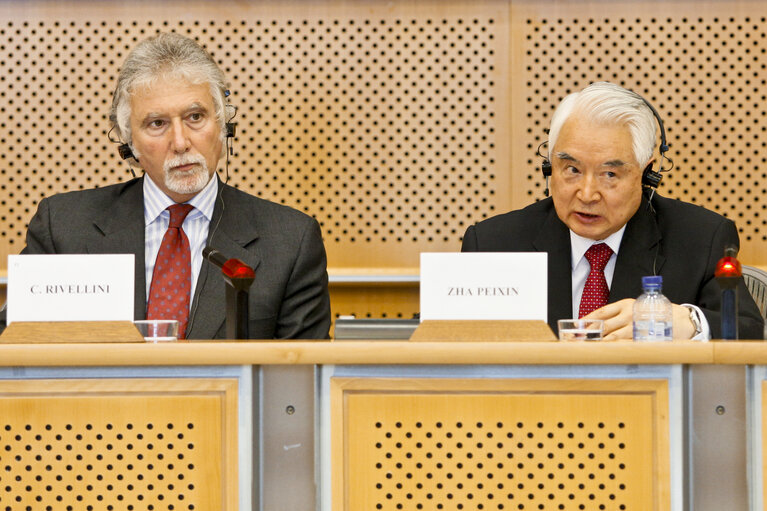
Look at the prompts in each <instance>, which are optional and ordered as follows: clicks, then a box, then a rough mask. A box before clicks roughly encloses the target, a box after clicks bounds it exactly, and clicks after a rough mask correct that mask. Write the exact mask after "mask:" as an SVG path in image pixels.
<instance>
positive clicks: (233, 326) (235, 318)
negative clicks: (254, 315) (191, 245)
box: [202, 247, 256, 339]
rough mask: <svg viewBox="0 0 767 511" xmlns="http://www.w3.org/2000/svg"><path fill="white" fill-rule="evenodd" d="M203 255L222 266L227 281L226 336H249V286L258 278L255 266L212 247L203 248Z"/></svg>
mask: <svg viewBox="0 0 767 511" xmlns="http://www.w3.org/2000/svg"><path fill="white" fill-rule="evenodd" d="M202 256H203V258H204V259H207V260H208V262H210V263H211V264H213V265H215V266H218V267H219V268H221V274H222V275H223V277H224V282H225V283H226V337H227V339H247V338H248V288H250V285H251V284H252V283H253V280H254V279H255V278H256V273H255V272H254V271H253V268H251V267H250V266H248V265H247V264H245V263H243V262H242V261H240V260H239V259H228V258H227V257H225V256H224V254H222V253H221V252H219V251H218V250H216V249H215V248H212V247H205V248H203V249H202Z"/></svg>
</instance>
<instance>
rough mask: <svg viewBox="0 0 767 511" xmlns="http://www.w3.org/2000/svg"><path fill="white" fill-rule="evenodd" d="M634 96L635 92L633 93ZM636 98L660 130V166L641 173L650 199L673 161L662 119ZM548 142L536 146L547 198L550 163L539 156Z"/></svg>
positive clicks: (648, 105)
mask: <svg viewBox="0 0 767 511" xmlns="http://www.w3.org/2000/svg"><path fill="white" fill-rule="evenodd" d="M634 94H636V92H634ZM636 96H637V97H638V98H639V99H641V100H642V101H643V102H644V104H645V105H647V108H649V109H650V112H652V115H653V117H655V121H656V122H657V123H658V127H659V128H660V147H659V148H658V152H659V153H660V166H659V167H658V170H657V171H656V170H653V168H652V162H650V163H648V164H647V167H645V169H644V170H643V171H642V186H643V187H644V188H648V189H649V190H650V192H651V193H650V198H652V194H654V193H655V190H656V189H657V188H658V185H660V182H661V179H663V176H662V175H661V172H668V171H670V170H671V169H673V168H674V161H673V160H672V159H671V158H669V157H668V156H666V151H668V150H669V145H668V144H667V143H666V128H665V127H664V126H663V119H661V117H660V115H659V114H658V111H657V110H655V107H653V106H652V105H651V104H650V102H649V101H647V100H646V99H645V98H643V97H642V96H640V95H639V94H636ZM548 132H549V130H546V134H548ZM547 144H548V141H543V142H541V144H540V145H539V146H538V150H537V151H536V153H537V154H538V156H540V157H541V158H543V161H542V162H541V174H543V177H544V178H545V179H546V189H545V190H544V191H543V194H544V195H545V196H546V197H548V196H549V177H551V161H550V160H549V159H548V157H546V156H545V155H543V154H541V148H542V147H543V146H544V145H547ZM663 160H666V161H668V162H669V163H670V166H669V167H668V168H664V166H663Z"/></svg>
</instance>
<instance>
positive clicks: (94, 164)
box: [0, 0, 767, 317]
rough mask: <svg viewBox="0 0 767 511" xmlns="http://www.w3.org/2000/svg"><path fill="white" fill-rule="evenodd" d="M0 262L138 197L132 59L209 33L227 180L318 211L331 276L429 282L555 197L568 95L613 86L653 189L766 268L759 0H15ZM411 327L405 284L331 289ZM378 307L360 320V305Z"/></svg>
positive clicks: (8, 5)
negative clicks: (124, 196)
mask: <svg viewBox="0 0 767 511" xmlns="http://www.w3.org/2000/svg"><path fill="white" fill-rule="evenodd" d="M2 11H3V16H2V21H0V37H1V38H2V40H3V43H2V44H1V45H0V115H1V116H2V120H1V121H0V195H2V197H0V267H4V266H5V264H6V262H5V255H7V254H9V253H17V252H18V251H19V250H21V248H22V246H23V238H24V232H25V229H26V224H27V222H28V221H29V218H30V217H31V215H32V214H33V212H34V210H35V207H36V204H37V202H38V201H39V200H40V198H41V197H43V196H46V195H50V194H53V193H57V192H62V191H67V190H75V189H80V188H85V187H92V186H101V185H105V184H110V183H114V182H117V181H121V180H125V179H127V178H128V177H129V173H128V170H127V167H126V166H125V165H124V164H123V163H121V162H120V161H119V160H118V158H117V155H116V148H115V146H114V145H113V144H110V143H109V142H108V141H107V138H106V132H107V121H106V115H107V111H108V106H109V102H110V98H111V91H112V88H113V87H114V79H115V76H116V73H117V68H118V67H119V65H120V62H121V61H122V60H123V59H124V57H125V55H126V53H127V52H128V51H129V50H130V48H132V47H133V46H134V45H135V43H136V42H137V41H139V40H141V39H143V38H144V37H146V36H148V35H150V34H153V33H155V32H157V31H159V30H163V31H167V30H176V31H179V32H181V33H184V34H188V35H190V36H193V37H196V38H197V39H198V40H199V41H200V42H201V43H202V44H203V45H205V46H206V47H207V48H208V49H209V50H210V51H211V53H212V54H213V55H214V57H215V58H216V60H217V61H219V62H220V63H221V65H222V67H223V68H224V70H225V72H226V73H227V76H228V78H229V80H230V82H231V90H232V103H234V104H236V105H237V106H238V107H239V115H238V117H237V119H236V120H237V122H238V123H239V125H238V137H237V139H236V141H235V146H234V147H235V154H234V156H233V157H232V160H231V163H230V169H229V171H230V172H229V173H230V182H231V183H232V184H234V185H235V186H237V187H239V188H241V189H243V190H246V191H248V192H250V193H254V194H257V195H260V196H262V197H264V198H267V199H271V200H274V201H277V202H282V203H285V204H288V205H291V206H294V207H297V208H298V209H301V210H303V211H306V212H307V213H309V214H311V215H313V216H315V217H316V218H317V219H318V220H319V221H320V223H321V225H322V229H323V234H324V239H325V243H326V246H327V250H328V256H329V264H330V266H331V267H332V268H356V269H360V270H362V271H366V270H369V271H371V272H373V271H377V269H378V268H382V267H384V268H385V267H391V268H400V267H417V265H418V254H419V253H420V252H422V251H456V250H458V249H459V247H460V238H461V235H462V234H463V232H464V230H465V228H466V227H467V226H468V225H470V224H472V223H474V222H476V221H478V220H481V219H482V218H485V217H487V216H489V215H494V214H497V213H501V212H504V211H507V210H509V209H512V208H519V207H522V206H524V205H526V204H528V203H530V202H532V201H534V200H537V199H540V198H542V187H543V180H542V178H541V177H540V174H539V171H538V166H539V160H538V158H537V157H536V156H535V149H536V147H537V146H538V144H539V143H540V142H541V141H542V140H543V137H544V128H545V127H546V126H547V125H548V120H549V117H550V115H551V112H552V111H553V108H554V106H555V105H556V104H557V102H558V101H559V99H561V98H562V97H563V96H564V95H565V94H566V93H568V92H571V91H573V90H577V89H580V88H582V87H583V86H585V85H586V84H588V83H589V82H591V81H596V80H610V81H614V82H618V83H620V84H622V85H624V86H626V87H628V88H631V89H633V90H636V91H637V92H640V93H641V94H643V95H644V96H645V97H646V98H647V99H648V100H650V101H651V102H652V103H653V104H654V105H655V106H656V107H657V109H658V110H659V112H660V113H661V116H662V117H663V118H664V120H665V123H666V128H667V131H668V135H669V142H670V144H671V150H670V151H669V156H670V157H671V158H673V159H674V161H675V163H676V168H675V169H674V170H673V171H672V172H671V173H670V174H669V175H667V176H666V177H665V178H664V183H663V184H662V186H661V190H660V191H661V193H663V194H665V195H669V196H672V197H679V198H681V199H683V200H687V201H690V202H695V203H698V204H701V205H703V206H705V207H707V208H709V209H712V210H715V211H718V212H720V213H722V214H724V215H725V216H728V217H729V218H732V219H733V220H735V221H736V223H737V224H738V227H739V229H740V231H741V241H742V251H741V259H742V261H743V262H744V263H747V264H751V265H762V266H763V265H767V202H766V201H765V198H764V197H766V196H767V188H766V186H767V185H765V183H767V174H765V170H764V168H765V163H767V149H766V148H767V124H765V121H764V119H765V118H767V116H766V115H765V114H764V112H763V110H764V105H765V104H767V100H765V96H764V94H763V90H762V89H763V88H764V86H763V83H764V82H765V80H767V71H766V70H765V68H764V66H763V63H762V60H763V55H764V53H765V51H767V35H766V33H765V30H764V25H765V19H767V4H765V3H763V2H754V1H748V0H738V1H726V0H721V1H707V2H702V3H701V2H658V1H651V0H644V1H628V2H604V1H600V0H579V1H574V2H563V1H554V0H543V1H531V0H525V1H520V0H513V1H511V0H483V1H480V2H455V1H448V2H445V1H437V0H430V1H424V2H406V1H395V2H383V1H370V2H352V1H346V2H344V1H332V2H314V1H309V0H306V1H299V0H288V1H285V2H237V3H216V4H213V3H210V2H205V1H202V0H199V1H191V2H179V1H177V0H172V1H168V2H148V1H143V2H91V1H72V2H57V1H53V0H30V1H27V2H5V3H4V4H3V7H2ZM333 300H334V303H333V310H334V311H335V312H337V313H342V314H347V313H350V312H356V313H357V314H358V315H359V316H361V317H368V316H372V317H380V316H383V315H384V314H386V315H387V317H399V315H402V316H403V317H409V316H410V315H411V314H412V313H413V312H415V310H417V309H415V310H414V303H415V302H416V301H417V292H416V290H415V288H413V287H411V288H410V289H409V290H408V291H407V292H406V291H405V290H404V289H397V290H388V289H383V288H376V287H374V286H369V287H358V288H356V289H355V291H354V294H352V292H351V290H350V289H345V290H339V291H337V292H336V291H334V297H333ZM363 306H364V307H363Z"/></svg>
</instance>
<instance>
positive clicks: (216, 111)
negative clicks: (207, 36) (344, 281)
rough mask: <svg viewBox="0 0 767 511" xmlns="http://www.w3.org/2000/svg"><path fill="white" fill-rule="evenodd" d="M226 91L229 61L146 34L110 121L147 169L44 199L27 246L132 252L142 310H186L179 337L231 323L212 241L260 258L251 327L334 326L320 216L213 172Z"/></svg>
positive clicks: (303, 331) (309, 329)
mask: <svg viewBox="0 0 767 511" xmlns="http://www.w3.org/2000/svg"><path fill="white" fill-rule="evenodd" d="M227 94H228V91H227V88H226V82H225V78H224V75H223V73H222V71H221V69H220V68H219V66H218V65H217V64H216V62H215V61H214V60H213V59H212V58H211V56H210V55H209V54H208V53H207V52H206V51H205V50H204V49H203V48H202V47H200V46H199V45H198V44H197V43H196V42H195V41H193V40H192V39H189V38H187V37H184V36H181V35H178V34H174V33H165V34H159V35H156V36H154V37H150V38H148V39H146V40H144V41H142V42H141V43H139V44H138V45H137V46H136V47H135V48H134V50H133V51H131V53H130V54H129V55H128V57H127V58H126V60H125V62H124V63H123V66H122V68H121V70H120V75H119V77H118V80H117V87H116V89H115V93H114V96H113V101H112V109H111V112H110V121H111V124H112V128H113V130H114V131H115V132H116V134H117V135H118V136H119V137H120V139H121V140H122V141H124V142H125V145H124V146H122V147H121V153H123V152H128V157H129V158H130V160H131V161H132V164H133V165H136V166H138V167H140V168H142V169H143V170H144V175H143V176H142V177H139V178H136V179H133V180H130V181H127V182H125V183H120V184H116V185H112V186H106V187H103V188H98V189H92V190H83V191H76V192H70V193H65V194H59V195H55V196H52V197H49V198H46V199H43V200H42V201H41V202H40V204H39V206H38V210H37V212H36V213H35V215H34V217H33V218H32V220H31V222H30V224H29V229H28V232H27V240H26V241H27V246H26V247H25V248H24V250H23V251H22V253H24V254H65V253H68V254H78V253H81V254H86V253H90V254H93V253H129V254H135V256H136V258H135V283H136V289H135V297H134V298H135V299H134V311H135V318H136V319H143V318H145V317H150V318H158V319H178V320H179V322H180V327H179V334H180V337H182V338H184V337H186V338H196V339H213V338H221V337H223V336H224V335H225V306H224V304H225V284H224V281H223V278H222V277H221V276H220V275H219V274H218V273H219V270H217V269H216V268H211V265H210V264H208V263H204V262H203V257H202V249H203V248H204V247H205V246H207V245H210V246H211V247H213V248H215V249H217V250H219V251H220V252H221V253H222V254H224V255H225V256H226V257H229V258H237V259H240V260H242V261H243V262H245V263H246V264H247V265H249V266H251V267H252V268H255V273H256V277H255V281H254V283H253V284H252V286H251V287H250V295H249V308H250V310H249V320H250V322H249V325H248V329H249V335H250V337H251V338H256V339H271V338H298V339H312V338H326V337H328V330H329V327H330V300H329V295H328V289H327V282H328V278H327V271H326V256H325V248H324V245H323V243H322V235H321V232H320V228H319V225H318V223H317V221H316V220H314V219H312V218H311V217H309V216H307V215H305V214H304V213H301V212H299V211H296V210H294V209H291V208H289V207H286V206H282V205H279V204H274V203H271V202H269V201H266V200H262V199H259V198H256V197H253V196H251V195H248V194H246V193H244V192H241V191H239V190H237V189H235V188H234V187H231V186H228V185H226V184H224V183H222V182H221V181H220V180H219V178H218V175H217V174H216V170H217V168H218V164H219V161H220V160H221V158H222V157H223V156H224V154H225V150H226V144H225V139H226V136H227V131H226V121H227V120H228V119H231V117H232V114H233V111H232V112H230V113H229V114H227V107H229V106H228V105H227V102H226V95H227ZM229 108H232V107H229ZM128 148H129V149H130V151H127V149H128ZM2 319H4V318H0V320H2Z"/></svg>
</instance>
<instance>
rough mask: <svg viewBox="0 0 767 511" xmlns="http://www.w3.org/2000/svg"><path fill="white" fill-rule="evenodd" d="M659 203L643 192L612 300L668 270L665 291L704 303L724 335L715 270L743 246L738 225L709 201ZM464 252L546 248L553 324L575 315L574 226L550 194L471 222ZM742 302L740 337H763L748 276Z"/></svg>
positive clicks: (716, 331) (632, 294)
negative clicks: (729, 251)
mask: <svg viewBox="0 0 767 511" xmlns="http://www.w3.org/2000/svg"><path fill="white" fill-rule="evenodd" d="M652 207H653V209H654V213H653V210H651V209H650V207H648V203H647V201H646V200H645V199H643V200H642V205H641V206H640V207H639V210H638V211H637V212H636V213H635V214H634V216H633V217H632V218H631V220H629V222H628V224H626V230H625V232H624V233H623V239H622V241H621V246H620V250H619V251H618V259H617V261H616V264H615V273H614V275H613V281H612V284H611V286H610V298H609V300H608V301H609V302H610V303H612V302H616V301H618V300H622V299H624V298H636V297H638V296H639V295H640V294H641V293H642V283H641V278H642V276H644V275H662V276H663V294H665V295H666V296H667V297H668V298H669V300H671V302H672V303H677V304H681V303H691V304H695V305H697V306H698V307H700V308H701V310H702V311H703V313H704V314H705V316H706V318H707V319H708V323H709V326H710V327H711V336H712V338H713V339H715V338H718V337H720V336H721V315H720V312H719V311H720V297H721V291H720V288H719V285H718V284H717V282H716V280H715V279H714V270H715V268H716V263H717V262H718V261H719V259H720V258H721V257H722V256H723V255H724V247H725V246H726V245H728V244H734V245H738V246H739V240H738V231H737V229H736V228H735V224H734V223H733V222H732V221H730V220H728V219H726V218H724V217H722V216H720V215H718V214H716V213H713V212H711V211H708V210H706V209H704V208H702V207H699V206H695V205H692V204H687V203H684V202H680V201H677V200H672V199H667V198H663V197H660V196H658V195H657V194H656V195H655V197H654V198H653V200H652ZM462 251H464V252H547V253H548V309H549V310H548V318H549V325H550V326H551V328H552V329H553V330H554V331H555V332H556V327H557V320H558V319H566V318H569V317H571V316H572V314H573V312H572V310H573V308H572V268H571V262H570V231H569V230H568V228H567V226H566V225H565V224H564V223H563V222H562V221H561V220H559V217H557V213H556V211H555V209H554V203H553V201H552V200H551V199H550V198H549V199H545V200H542V201H540V202H536V203H535V204H532V205H530V206H528V207H526V208H524V209H521V210H518V211H512V212H510V213H506V214H503V215H498V216H495V217H492V218H489V219H487V220H484V221H482V222H480V223H478V224H477V225H474V226H471V227H469V228H468V229H467V230H466V234H465V235H464V237H463V247H462ZM738 301H739V306H740V312H739V321H738V330H739V331H738V334H739V337H740V338H741V339H761V338H762V335H763V325H764V323H763V321H762V318H761V316H760V314H759V310H758V309H757V307H756V304H755V303H754V300H753V299H752V298H751V295H750V294H749V292H748V290H747V289H746V286H745V284H743V283H742V282H741V283H740V284H739V287H738Z"/></svg>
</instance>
